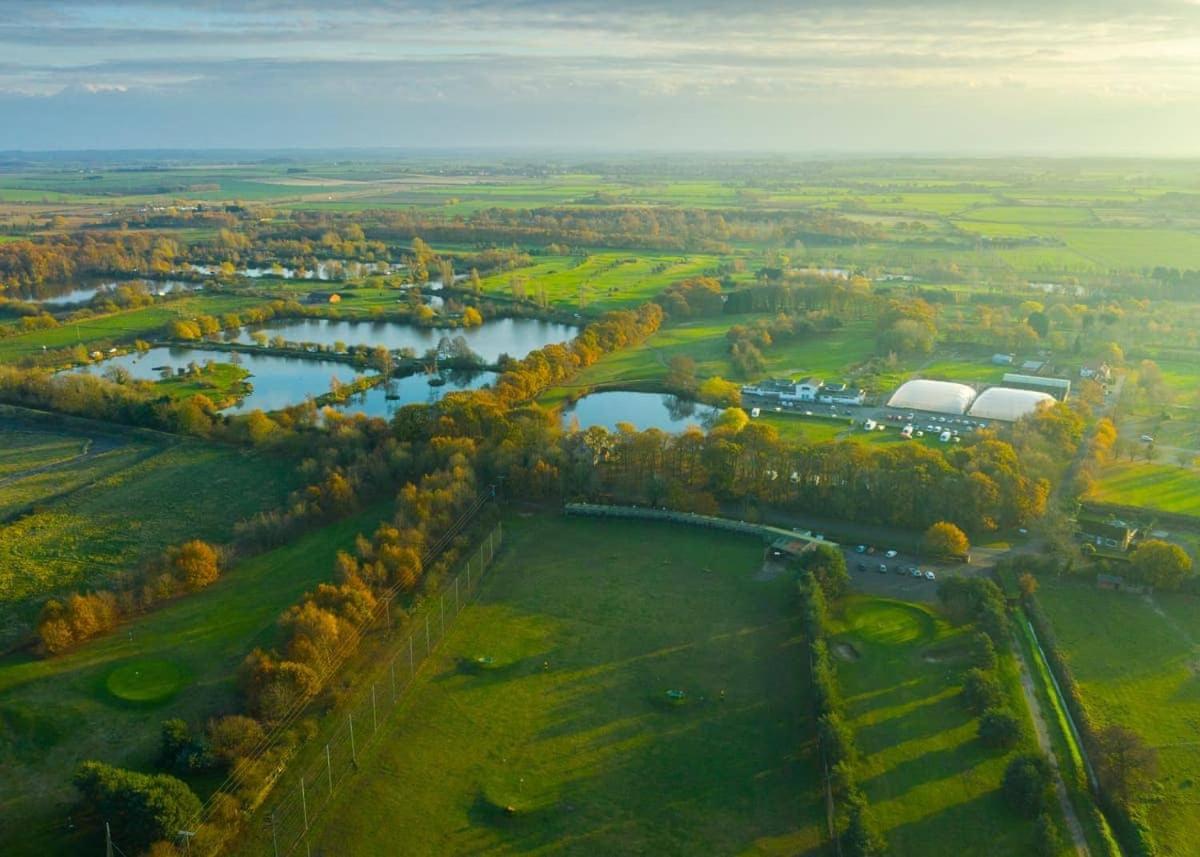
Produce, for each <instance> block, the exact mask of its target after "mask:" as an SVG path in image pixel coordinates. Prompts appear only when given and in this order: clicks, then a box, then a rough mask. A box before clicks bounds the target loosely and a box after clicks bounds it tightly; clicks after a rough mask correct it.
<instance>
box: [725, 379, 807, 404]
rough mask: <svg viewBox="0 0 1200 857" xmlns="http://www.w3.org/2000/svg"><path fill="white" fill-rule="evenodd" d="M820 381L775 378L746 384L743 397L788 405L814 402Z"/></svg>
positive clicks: (743, 388)
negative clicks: (752, 397) (754, 397)
mask: <svg viewBox="0 0 1200 857" xmlns="http://www.w3.org/2000/svg"><path fill="white" fill-rule="evenodd" d="M821 389H822V386H821V381H820V379H817V378H803V379H801V380H799V381H791V380H788V379H787V378H775V379H771V380H767V381H759V382H758V383H757V384H746V385H744V386H743V387H742V395H743V396H757V397H758V398H760V399H774V400H776V401H779V402H782V403H785V404H788V403H795V402H815V401H817V394H818V393H819V392H820V391H821Z"/></svg>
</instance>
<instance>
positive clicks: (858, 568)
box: [854, 562, 867, 571]
mask: <svg viewBox="0 0 1200 857" xmlns="http://www.w3.org/2000/svg"><path fill="white" fill-rule="evenodd" d="M854 569H855V571H866V570H867V564H866V563H865V562H859V563H855V565H854Z"/></svg>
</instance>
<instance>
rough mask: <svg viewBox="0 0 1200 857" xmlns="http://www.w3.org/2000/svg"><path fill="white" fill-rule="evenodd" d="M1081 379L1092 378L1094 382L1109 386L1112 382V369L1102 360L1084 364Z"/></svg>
mask: <svg viewBox="0 0 1200 857" xmlns="http://www.w3.org/2000/svg"><path fill="white" fill-rule="evenodd" d="M1079 377H1080V378H1091V379H1092V380H1094V381H1099V382H1100V383H1102V384H1107V383H1108V382H1109V381H1111V380H1112V368H1111V367H1110V366H1109V365H1108V364H1107V363H1105V362H1104V361H1102V360H1101V361H1094V362H1091V363H1084V364H1083V365H1082V366H1080V367H1079Z"/></svg>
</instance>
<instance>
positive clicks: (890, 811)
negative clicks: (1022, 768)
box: [831, 596, 1033, 857]
mask: <svg viewBox="0 0 1200 857" xmlns="http://www.w3.org/2000/svg"><path fill="white" fill-rule="evenodd" d="M833 629H834V630H835V631H836V632H837V633H836V636H835V637H834V638H833V641H832V643H831V645H832V647H833V649H834V654H835V655H837V656H838V658H839V662H838V683H839V685H840V687H841V689H842V692H843V694H844V696H845V699H846V703H847V708H848V712H849V716H850V720H851V726H852V727H853V728H854V731H855V735H856V738H857V741H858V750H859V752H860V753H861V754H862V757H863V760H862V767H861V771H862V773H861V778H862V781H863V783H862V785H863V789H864V791H865V792H866V794H867V797H868V798H869V799H870V801H871V805H872V807H873V809H874V812H875V814H876V817H877V818H878V820H879V822H880V825H881V827H882V828H883V831H884V834H885V835H886V836H887V838H888V846H889V847H888V852H887V853H888V854H889V855H914V857H918V856H919V855H927V854H959V855H997V857H999V856H1000V855H1005V857H1008V855H1018V854H1028V853H1032V852H1031V851H1030V850H1029V849H1030V848H1031V842H1032V825H1031V824H1030V823H1029V822H1028V821H1025V820H1023V819H1021V818H1020V817H1018V816H1017V815H1016V814H1014V813H1013V812H1012V811H1011V810H1010V809H1009V808H1008V806H1007V804H1006V803H1005V802H1004V799H1003V797H1002V796H1001V794H1000V792H999V787H1000V779H1001V777H1002V776H1003V773H1004V767H1005V765H1006V764H1007V762H1008V759H1009V754H1007V753H1004V752H997V751H993V750H990V749H988V748H986V747H984V746H983V745H982V744H981V743H980V742H979V739H978V737H977V731H978V728H979V721H978V719H977V718H975V717H973V716H972V715H971V714H970V712H968V711H967V709H966V708H965V707H964V706H963V704H962V701H961V700H960V698H959V693H960V690H961V680H960V677H961V674H962V672H963V671H964V670H965V669H966V668H967V667H969V666H970V657H969V653H970V650H969V648H968V641H967V631H968V630H969V629H963V628H957V627H954V626H952V625H951V624H949V623H948V622H947V621H945V620H944V619H943V618H941V617H940V616H939V615H938V614H937V613H936V612H934V611H933V610H931V609H930V608H928V607H925V606H923V605H917V604H910V603H907V602H902V601H893V600H890V599H884V598H876V597H871V596H851V597H850V598H848V599H847V601H846V603H845V606H844V609H843V611H842V613H841V615H839V616H836V617H835V622H834V628H833ZM1001 669H1002V670H1003V672H1004V675H1005V681H1006V684H1007V686H1008V687H1009V690H1010V695H1012V699H1013V702H1014V710H1016V711H1017V713H1018V714H1019V715H1020V716H1021V717H1022V718H1023V719H1024V720H1026V735H1027V736H1029V737H1028V741H1029V746H1033V738H1032V736H1033V729H1032V724H1031V722H1030V721H1029V715H1028V710H1027V709H1026V708H1025V706H1024V703H1023V701H1022V698H1021V696H1020V687H1019V685H1018V684H1017V675H1016V665H1015V662H1014V661H1013V659H1012V656H1011V655H1005V656H1004V657H1003V658H1002V660H1001Z"/></svg>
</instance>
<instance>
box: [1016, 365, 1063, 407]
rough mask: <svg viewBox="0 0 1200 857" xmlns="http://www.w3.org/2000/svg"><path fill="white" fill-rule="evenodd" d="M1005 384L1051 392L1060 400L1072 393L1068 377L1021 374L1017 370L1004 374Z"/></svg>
mask: <svg viewBox="0 0 1200 857" xmlns="http://www.w3.org/2000/svg"><path fill="white" fill-rule="evenodd" d="M1004 384H1005V386H1008V387H1017V388H1019V389H1023V390H1040V391H1041V392H1043V393H1049V394H1050V395H1051V396H1053V397H1054V398H1056V399H1058V400H1059V401H1060V402H1065V401H1066V400H1067V396H1069V395H1071V382H1070V381H1068V380H1067V379H1066V378H1041V377H1039V376H1037V375H1019V374H1017V373H1015V372H1006V373H1005V374H1004Z"/></svg>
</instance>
